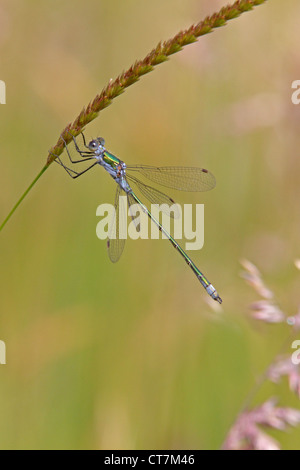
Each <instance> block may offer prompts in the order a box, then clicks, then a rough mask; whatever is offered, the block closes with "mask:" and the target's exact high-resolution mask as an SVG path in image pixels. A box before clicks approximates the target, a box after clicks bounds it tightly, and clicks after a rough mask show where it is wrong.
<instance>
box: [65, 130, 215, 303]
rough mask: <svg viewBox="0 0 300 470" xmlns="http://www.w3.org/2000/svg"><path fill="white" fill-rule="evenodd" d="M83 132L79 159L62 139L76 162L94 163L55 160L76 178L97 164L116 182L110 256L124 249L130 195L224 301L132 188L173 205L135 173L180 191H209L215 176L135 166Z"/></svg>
mask: <svg viewBox="0 0 300 470" xmlns="http://www.w3.org/2000/svg"><path fill="white" fill-rule="evenodd" d="M81 135H82V139H83V145H84V147H85V150H81V149H80V148H79V146H78V144H77V141H76V139H75V137H74V136H72V137H73V141H74V145H75V149H76V151H77V153H78V154H79V155H80V160H73V159H72V157H71V154H70V152H69V149H68V147H67V143H66V142H65V140H64V139H63V138H62V140H63V142H64V145H65V148H66V151H67V154H68V157H69V159H70V161H71V163H73V164H77V163H82V162H86V161H90V160H93V163H92V165H90V166H89V167H88V168H86V169H85V170H84V171H81V172H76V171H74V170H72V169H71V168H68V167H67V166H66V165H64V164H63V162H62V161H61V159H60V158H59V157H57V160H56V162H57V163H59V164H60V165H61V166H62V167H63V168H64V169H65V170H66V171H67V173H68V174H69V176H71V177H72V178H73V179H76V178H78V177H79V176H81V175H83V174H84V173H86V172H87V171H89V170H90V169H91V168H93V167H94V166H96V165H100V166H102V167H103V168H104V169H105V170H106V171H107V172H108V173H109V174H110V176H111V177H112V178H113V179H114V180H115V182H116V183H117V185H118V187H117V192H116V199H115V216H114V221H113V225H114V228H115V230H114V232H115V234H116V236H115V237H114V238H108V242H107V247H108V255H109V257H110V259H111V261H112V262H117V261H118V260H119V259H120V256H121V254H122V252H123V249H124V245H125V239H122V238H120V237H119V232H120V218H119V200H120V197H119V196H121V195H125V196H126V197H127V201H128V206H129V209H130V207H131V206H132V205H133V204H139V205H140V206H141V208H142V210H143V211H144V212H145V213H146V214H147V215H148V217H149V218H150V220H151V221H152V222H153V223H154V224H156V226H157V227H158V229H159V230H160V231H161V232H162V233H163V234H164V235H165V237H166V238H167V239H168V240H169V241H170V242H171V244H172V245H173V247H174V248H176V250H177V251H178V252H179V253H180V254H181V256H182V257H183V259H184V260H185V261H186V263H187V264H188V265H189V266H190V268H191V269H192V271H193V272H194V274H195V275H196V277H197V278H198V280H199V281H200V283H201V284H202V286H203V287H204V289H205V290H206V292H207V293H208V294H209V295H210V296H211V297H212V298H213V299H214V300H216V301H217V302H219V303H220V304H221V303H222V299H221V297H220V296H219V294H218V293H217V291H216V289H215V288H214V287H213V286H212V284H211V283H210V282H209V281H208V279H207V278H206V277H205V276H204V274H203V273H202V272H201V271H200V270H199V269H198V268H197V266H196V265H195V263H194V262H193V261H192V260H191V258H190V257H189V256H188V255H187V254H186V253H185V251H184V250H183V249H182V248H181V247H180V246H179V244H178V243H177V242H176V240H175V239H174V238H173V237H172V236H171V235H170V234H169V233H168V232H167V230H165V229H164V227H163V226H162V225H161V223H160V222H159V221H158V220H157V219H156V218H155V217H154V216H153V215H152V213H151V212H150V211H149V210H148V209H147V207H146V206H145V205H144V204H143V203H142V201H141V200H140V199H139V197H138V196H137V195H136V193H135V192H134V191H133V189H132V187H131V185H133V186H136V187H137V188H138V190H139V191H140V192H141V194H142V195H143V196H144V197H146V198H147V199H148V200H149V201H150V202H151V203H152V204H168V205H171V206H172V205H173V204H174V201H173V199H171V198H170V197H169V196H167V195H166V194H164V193H162V192H161V191H158V190H157V189H154V188H153V187H152V186H149V185H147V184H145V183H143V182H142V181H140V180H139V179H138V178H136V176H135V175H136V174H139V175H142V176H143V177H145V178H147V179H148V180H150V181H152V182H154V183H156V184H159V185H161V186H166V187H168V188H173V189H177V190H180V191H209V190H211V189H213V188H214V187H215V185H216V180H215V177H214V176H213V175H212V173H210V172H209V171H208V170H204V169H202V168H191V167H172V166H170V167H167V166H165V167H154V166H145V165H134V166H127V165H126V164H125V163H124V162H123V161H122V160H120V159H119V158H117V157H116V156H114V155H113V154H112V153H110V152H108V151H107V150H106V148H105V142H104V139H103V138H102V137H98V138H97V139H93V140H91V142H90V143H89V144H88V145H87V143H86V140H85V137H84V134H81ZM132 173H133V174H132Z"/></svg>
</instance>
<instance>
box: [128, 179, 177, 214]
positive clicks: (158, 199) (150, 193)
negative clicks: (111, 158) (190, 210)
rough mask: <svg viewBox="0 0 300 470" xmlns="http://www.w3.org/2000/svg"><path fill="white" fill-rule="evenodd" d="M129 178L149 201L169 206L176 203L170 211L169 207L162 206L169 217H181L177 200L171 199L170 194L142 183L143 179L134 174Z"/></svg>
mask: <svg viewBox="0 0 300 470" xmlns="http://www.w3.org/2000/svg"><path fill="white" fill-rule="evenodd" d="M127 179H128V181H130V182H131V183H134V184H135V185H136V186H137V187H138V189H139V190H140V192H141V194H142V195H143V196H144V197H145V198H147V199H148V201H150V202H151V204H158V205H162V204H163V205H165V204H166V205H167V206H168V208H169V207H170V206H173V205H174V204H175V205H174V208H173V210H172V212H170V210H168V208H164V207H163V206H162V208H161V209H162V212H164V213H166V214H167V215H168V216H169V217H172V218H175V219H178V218H179V217H180V212H179V210H178V208H177V206H176V203H175V201H174V200H173V199H171V198H170V197H169V196H167V195H166V194H164V193H162V192H161V191H158V190H157V189H155V188H152V187H151V186H148V185H146V184H144V183H142V182H141V181H139V180H138V179H137V178H135V177H134V176H130V175H127Z"/></svg>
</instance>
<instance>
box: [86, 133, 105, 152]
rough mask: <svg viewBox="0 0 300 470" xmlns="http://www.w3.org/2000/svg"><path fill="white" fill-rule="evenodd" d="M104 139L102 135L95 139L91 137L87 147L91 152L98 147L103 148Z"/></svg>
mask: <svg viewBox="0 0 300 470" xmlns="http://www.w3.org/2000/svg"><path fill="white" fill-rule="evenodd" d="M104 144H105V141H104V139H103V138H102V137H97V139H93V140H91V141H90V143H89V149H90V150H91V151H92V152H95V151H96V150H98V148H99V147H101V148H104Z"/></svg>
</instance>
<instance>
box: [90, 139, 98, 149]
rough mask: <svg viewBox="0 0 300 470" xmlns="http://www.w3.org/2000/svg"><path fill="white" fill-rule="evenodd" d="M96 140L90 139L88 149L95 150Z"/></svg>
mask: <svg viewBox="0 0 300 470" xmlns="http://www.w3.org/2000/svg"><path fill="white" fill-rule="evenodd" d="M98 145H99V144H98V142H97V141H96V140H91V142H90V143H89V149H90V150H92V151H93V150H97V147H98Z"/></svg>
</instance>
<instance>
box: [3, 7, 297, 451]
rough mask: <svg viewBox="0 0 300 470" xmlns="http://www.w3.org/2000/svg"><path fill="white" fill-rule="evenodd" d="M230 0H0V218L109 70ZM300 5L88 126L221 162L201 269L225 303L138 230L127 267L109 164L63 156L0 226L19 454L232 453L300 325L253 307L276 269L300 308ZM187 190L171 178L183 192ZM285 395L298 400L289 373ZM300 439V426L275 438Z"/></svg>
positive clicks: (190, 52)
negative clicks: (74, 166)
mask: <svg viewBox="0 0 300 470" xmlns="http://www.w3.org/2000/svg"><path fill="white" fill-rule="evenodd" d="M225 4H226V1H225V0H224V1H215V0H209V1H208V0H184V1H180V0H163V1H161V0H153V1H152V2H145V1H142V2H141V1H138V0H127V1H126V2H123V1H121V0H111V1H109V2H108V1H102V0H101V1H99V0H88V1H86V2H82V1H78V0H73V2H69V1H65V0H59V1H58V0H53V1H51V2H40V1H35V0H30V1H24V0H23V1H22V0H14V1H13V2H12V1H9V0H2V1H1V5H0V53H1V69H0V79H1V80H4V81H5V82H6V85H7V104H6V105H1V106H0V113H1V114H0V116H1V133H0V149H1V177H0V180H1V192H0V213H1V219H4V217H5V216H6V215H7V213H8V211H9V210H10V209H11V208H12V206H13V204H14V203H15V202H16V201H17V199H18V198H19V196H20V195H21V193H22V192H23V191H24V190H25V189H26V187H27V186H28V185H29V183H30V182H31V181H32V180H33V178H34V177H35V176H36V175H37V173H38V172H39V170H40V169H41V168H42V166H43V165H44V163H45V159H46V157H47V151H48V149H49V148H50V147H51V146H53V145H54V144H55V143H56V141H57V139H58V137H59V135H60V132H61V131H62V129H63V128H64V127H65V126H66V125H67V124H68V123H69V122H70V121H72V120H74V118H75V117H76V116H77V115H78V113H79V112H80V110H81V109H82V107H83V106H84V105H86V104H88V102H89V101H90V100H91V99H93V98H94V96H95V95H96V94H97V93H98V92H100V91H101V89H102V88H103V87H104V86H105V85H106V84H107V82H108V81H109V80H110V79H111V78H115V77H116V76H117V75H118V74H119V73H121V72H122V71H123V70H125V69H127V68H128V67H129V66H130V65H131V64H132V63H133V62H134V61H135V60H137V59H141V58H143V57H144V56H145V55H146V54H147V53H148V52H149V51H150V50H151V49H152V48H153V47H154V46H156V44H157V43H158V42H159V41H160V40H164V39H168V38H170V37H172V36H173V35H175V34H176V33H177V32H178V31H179V30H180V29H184V28H187V27H188V26H189V25H190V24H192V23H196V22H198V21H199V20H201V19H202V18H204V17H205V16H206V15H207V14H210V13H212V12H214V11H216V10H218V9H219V8H220V7H221V6H223V5H225ZM299 17H300V4H299V1H297V0H286V1H285V2H282V0H281V1H280V0H270V1H269V2H267V3H266V4H265V5H263V6H260V7H258V8H257V9H255V11H254V12H250V13H248V14H244V15H243V16H242V17H240V18H239V19H237V20H235V21H232V22H230V24H229V26H227V27H226V28H221V29H220V30H218V31H217V32H215V33H214V34H211V35H208V36H205V37H203V38H201V39H200V40H199V42H197V43H195V44H193V45H191V46H188V47H187V48H185V49H184V51H182V52H181V53H180V54H176V55H175V56H173V57H172V58H171V60H170V61H169V62H167V63H166V64H163V65H161V66H159V67H158V68H157V69H156V70H155V71H154V72H152V73H151V74H149V75H147V76H145V77H143V78H142V79H141V81H140V82H139V83H138V84H136V85H134V86H132V87H131V88H129V89H128V90H127V91H126V93H125V94H123V95H122V96H121V97H119V98H118V99H116V100H115V101H114V102H113V104H112V106H110V107H109V108H107V109H106V110H104V111H103V112H101V114H100V116H99V118H98V119H96V120H95V121H94V122H93V123H92V124H91V125H89V126H88V127H87V129H86V136H87V138H90V137H95V136H97V135H101V136H104V137H105V139H106V144H107V148H109V149H110V151H111V152H113V153H114V154H116V155H118V156H119V157H120V158H122V159H123V160H125V161H127V162H128V163H145V164H155V165H156V164H158V165H169V164H177V165H187V166H193V165H195V166H202V167H204V168H209V169H210V170H211V171H212V172H213V173H214V174H215V176H216V178H217V188H216V189H215V190H214V191H213V192H211V193H208V194H203V195H202V194H201V195H195V194H191V195H183V197H182V196H181V195H180V194H175V192H174V194H171V195H174V196H175V197H176V198H177V200H179V201H182V202H186V203H204V204H205V246H204V249H203V250H202V251H201V252H192V253H191V255H192V257H193V259H194V261H195V262H196V264H197V265H198V266H199V267H200V269H202V270H203V271H204V272H205V274H206V275H207V276H208V278H209V279H210V280H211V281H212V282H213V284H214V285H215V286H216V287H217V289H218V291H219V292H220V295H221V296H222V297H223V299H224V304H223V307H222V308H221V309H214V308H213V307H212V305H211V303H210V302H209V299H207V296H206V294H205V292H204V290H203V289H202V287H201V286H200V285H199V283H198V282H197V280H196V279H195V277H194V276H193V275H192V273H191V272H190V271H189V269H187V267H186V265H185V263H184V262H183V260H182V259H181V258H180V257H179V256H178V255H176V254H175V252H174V250H173V249H172V248H171V247H170V246H169V244H168V242H167V241H151V240H144V241H131V240H129V241H128V242H127V246H126V251H125V253H124V255H123V257H122V259H121V260H120V262H119V263H118V264H117V265H113V264H111V263H110V261H109V259H108V256H107V253H106V244H105V242H101V241H99V240H98V239H97V238H96V232H95V229H96V224H97V221H98V220H97V218H96V208H97V206H98V205H99V204H101V203H104V202H105V203H110V202H113V200H114V192H115V186H114V184H113V182H112V181H111V179H110V178H108V177H107V175H105V174H104V172H103V171H101V172H100V169H99V170H98V168H96V169H95V171H93V172H91V173H89V174H88V175H86V176H85V177H82V178H80V179H79V180H77V181H75V182H74V181H72V180H71V179H70V178H69V177H68V176H67V175H66V174H65V172H64V171H63V170H62V169H60V168H59V167H58V166H57V165H55V164H54V165H52V166H51V167H50V168H49V170H48V171H47V172H46V173H45V175H44V176H43V177H42V179H41V180H40V181H39V183H38V185H37V186H36V187H35V189H34V190H33V191H32V192H31V194H30V195H29V197H28V199H27V200H26V202H24V204H23V205H22V206H21V207H20V209H19V210H18V212H17V213H16V214H15V216H14V218H13V219H12V220H11V221H10V223H9V225H7V226H6V228H5V230H3V232H2V233H1V244H0V253H1V255H0V256H1V258H0V259H1V270H0V281H1V282H0V289H1V292H0V309H1V315H0V339H1V340H3V341H5V343H6V347H7V365H6V366H0V377H1V379H0V380H1V385H0V416H1V425H0V448H2V449H17V448H20V449H31V448H34V449H46V448H47V449H52V448H56V449H65V448H68V449H163V448H165V449H166V448H170V449H184V448H186V449H193V448H199V449H215V448H216V449H217V448H219V447H220V446H221V444H222V442H223V440H224V438H225V436H226V434H227V432H228V429H229V427H230V425H231V424H232V422H233V421H234V419H235V418H236V415H237V413H238V412H239V410H240V408H241V406H242V404H243V402H244V400H245V398H246V396H247V394H248V393H249V390H250V389H251V388H252V387H253V385H254V383H255V379H256V377H257V375H258V374H259V373H260V372H261V371H262V370H263V369H264V368H265V367H266V365H267V364H268V363H269V362H270V361H271V360H272V358H273V356H274V354H275V353H276V352H277V351H278V349H279V348H280V345H281V343H282V342H283V340H284V338H285V337H286V335H287V333H288V331H287V328H286V327H282V326H268V325H262V324H257V323H254V322H251V321H249V318H248V311H249V304H250V303H251V302H253V301H254V300H257V298H258V296H257V294H255V292H254V291H252V290H251V289H250V288H249V287H248V286H246V285H245V283H244V281H243V280H242V279H241V278H240V270H241V268H240V264H239V262H240V260H241V259H242V258H247V259H250V260H251V261H252V262H254V263H255V264H256V265H257V266H258V267H259V268H260V269H261V270H262V272H263V273H264V279H265V280H266V282H267V284H268V286H269V287H270V288H271V289H273V290H274V291H275V293H276V296H277V299H278V301H279V304H280V305H281V307H282V308H283V309H284V311H285V312H286V313H287V314H288V315H293V314H295V313H296V311H297V308H298V304H299V298H300V295H299V271H297V270H296V268H295V266H294V260H295V259H296V258H297V257H299V230H300V217H299V178H300V163H299V119H300V107H297V106H294V105H293V104H292V102H291V94H292V89H291V84H292V82H293V81H294V80H297V79H298V80H299V79H300V69H299V63H300V48H299ZM170 193H172V191H171V192H170ZM270 396H279V399H280V400H279V403H280V405H283V406H293V407H299V403H298V401H297V399H296V398H295V397H293V396H292V394H291V393H290V392H289V391H288V387H287V384H286V383H285V382H283V384H282V385H280V386H274V385H269V384H266V386H265V387H264V388H263V389H262V391H261V392H260V393H259V395H258V396H257V397H256V399H255V402H254V403H255V404H259V403H261V402H262V401H263V400H265V399H267V398H269V397H270ZM274 435H275V436H276V438H278V439H279V440H280V442H281V443H282V445H283V447H284V448H285V449H292V448H299V442H300V441H299V439H300V430H295V431H293V432H290V433H287V434H283V433H275V434H274Z"/></svg>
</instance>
